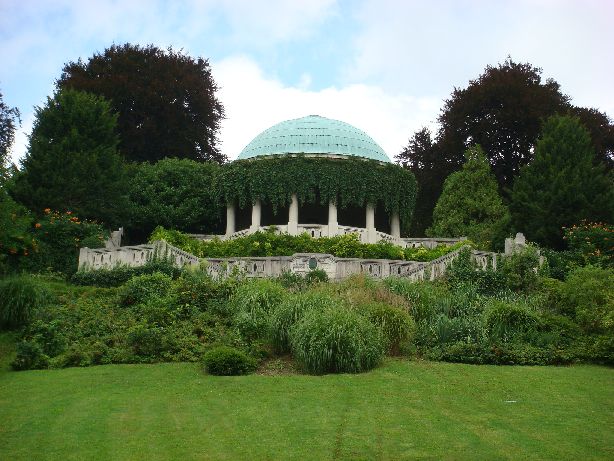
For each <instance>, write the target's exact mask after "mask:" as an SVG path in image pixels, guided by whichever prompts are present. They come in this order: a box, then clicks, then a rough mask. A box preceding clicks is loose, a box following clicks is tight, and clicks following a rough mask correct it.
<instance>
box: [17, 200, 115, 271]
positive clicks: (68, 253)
mask: <svg viewBox="0 0 614 461" xmlns="http://www.w3.org/2000/svg"><path fill="white" fill-rule="evenodd" d="M31 235H32V236H33V238H34V251H32V252H31V253H30V254H29V255H28V256H27V257H23V258H21V259H20V261H19V267H20V268H21V269H24V270H28V271H30V272H60V273H62V274H65V275H72V274H74V273H75V272H76V271H77V265H78V262H79V248H81V247H83V246H85V244H86V243H87V244H88V245H91V246H92V247H94V248H99V247H102V246H104V241H105V239H106V237H107V235H108V233H107V232H106V231H105V230H104V229H103V228H102V226H101V225H100V224H97V223H95V222H90V221H86V220H81V219H80V218H79V217H77V216H75V215H74V214H73V213H72V212H70V211H67V212H65V213H60V212H57V211H51V210H50V209H49V208H47V209H45V210H44V214H43V215H42V216H41V218H40V219H39V220H38V222H36V223H35V224H34V226H33V228H32V229H31Z"/></svg>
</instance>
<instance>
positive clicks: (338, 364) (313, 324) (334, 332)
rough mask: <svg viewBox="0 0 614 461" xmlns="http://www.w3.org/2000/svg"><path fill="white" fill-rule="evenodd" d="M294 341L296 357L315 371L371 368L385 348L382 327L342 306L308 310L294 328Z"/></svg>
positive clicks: (346, 371) (349, 370)
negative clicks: (379, 328)
mask: <svg viewBox="0 0 614 461" xmlns="http://www.w3.org/2000/svg"><path fill="white" fill-rule="evenodd" d="M290 343H291V345H292V351H293V353H294V356H295V358H296V360H297V361H298V362H299V363H300V364H301V366H302V367H303V368H304V369H305V370H306V371H307V372H308V373H311V374H323V373H360V372H363V371H367V370H370V369H372V368H374V367H375V366H377V365H378V364H379V363H380V361H381V360H382V357H383V355H384V351H385V345H384V340H383V338H382V334H381V333H380V331H379V330H378V329H377V328H376V327H375V326H374V325H373V324H372V323H371V322H369V321H368V320H367V319H366V318H364V317H363V316H361V315H360V314H358V313H357V312H355V311H352V310H347V309H343V308H342V307H341V306H338V307H336V308H329V309H325V310H322V311H319V310H318V311H310V312H308V313H307V314H306V315H305V316H304V317H303V318H302V320H301V321H300V322H298V323H297V324H296V325H295V326H294V328H292V331H291V334H290Z"/></svg>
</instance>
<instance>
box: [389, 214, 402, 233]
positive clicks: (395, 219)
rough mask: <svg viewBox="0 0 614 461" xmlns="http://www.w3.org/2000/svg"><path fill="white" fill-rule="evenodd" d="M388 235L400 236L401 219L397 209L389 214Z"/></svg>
mask: <svg viewBox="0 0 614 461" xmlns="http://www.w3.org/2000/svg"><path fill="white" fill-rule="evenodd" d="M390 235H392V236H393V237H395V238H401V220H400V219H399V212H398V211H393V212H392V216H390Z"/></svg>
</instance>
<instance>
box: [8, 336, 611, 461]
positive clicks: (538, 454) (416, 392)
mask: <svg viewBox="0 0 614 461" xmlns="http://www.w3.org/2000/svg"><path fill="white" fill-rule="evenodd" d="M12 341H14V337H12V336H8V335H2V336H1V337H0V351H1V353H2V354H3V355H4V356H5V357H6V354H10V353H11V349H12V348H11V345H10V344H11V342H12ZM7 363H8V361H7V360H6V359H3V360H2V361H1V364H2V366H3V369H2V371H0V421H2V424H0V459H11V460H22V459H23V460H32V459H37V460H44V459H58V460H59V459H61V460H70V459H93V460H96V459H101V460H109V459H135V460H162V459H164V460H167V459H185V460H189V459H228V460H231V459H232V460H236V459H250V460H253V459H301V460H304V459H450V460H456V459H461V460H462V459H471V460H475V459H488V460H493V459H583V460H587V459H613V458H614V370H612V369H611V368H605V367H598V366H573V367H496V366H472V365H458V364H447V363H433V362H411V361H407V360H388V361H386V362H385V364H384V365H383V366H381V367H379V368H377V369H376V370H374V371H372V372H370V373H365V374H359V375H326V376H319V377H314V376H304V375H278V376H263V375H251V376H244V377H213V376H207V375H205V374H204V373H203V372H202V371H201V370H200V367H199V366H197V365H195V364H181V363H179V364H178V363H165V364H157V365H106V366H98V367H90V368H69V369H63V370H45V371H26V372H12V371H8V368H7Z"/></svg>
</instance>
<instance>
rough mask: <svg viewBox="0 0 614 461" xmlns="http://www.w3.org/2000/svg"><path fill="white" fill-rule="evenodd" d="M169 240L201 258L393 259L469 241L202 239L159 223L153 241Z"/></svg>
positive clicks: (419, 256)
mask: <svg viewBox="0 0 614 461" xmlns="http://www.w3.org/2000/svg"><path fill="white" fill-rule="evenodd" d="M156 240H165V241H167V242H168V243H170V244H171V245H174V246H176V247H178V248H181V249H182V250H184V251H187V252H188V253H191V254H193V255H195V256H198V257H199V258H229V257H237V256H292V255H293V254H295V253H326V254H332V255H333V256H337V257H339V258H368V259H393V260H406V261H432V260H433V259H437V258H439V257H441V256H443V255H445V254H447V253H450V252H452V251H455V250H457V249H458V248H460V247H461V246H463V245H466V244H467V242H459V243H456V244H454V245H439V246H437V247H435V248H432V249H427V248H423V247H421V248H401V247H399V246H396V245H392V244H390V243H387V242H380V243H375V244H365V243H361V242H360V240H359V238H358V236H357V235H356V234H346V235H339V236H336V237H320V238H312V237H311V236H309V235H308V234H306V233H304V234H301V235H298V236H293V235H289V234H286V233H280V234H277V233H276V232H275V229H274V228H271V229H269V230H267V231H266V232H256V233H254V234H251V235H248V236H246V237H238V238H234V239H232V240H217V239H213V240H206V241H205V240H198V239H195V238H192V237H190V236H189V235H187V234H185V233H183V232H180V231H176V230H167V229H164V228H163V227H161V226H158V227H157V228H156V229H155V230H154V232H153V233H152V234H151V236H150V237H149V241H150V242H153V241H156Z"/></svg>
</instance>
